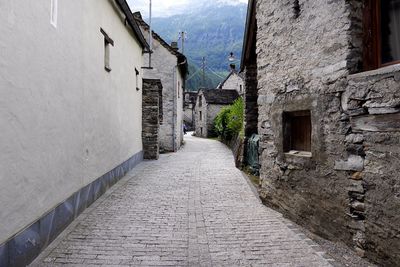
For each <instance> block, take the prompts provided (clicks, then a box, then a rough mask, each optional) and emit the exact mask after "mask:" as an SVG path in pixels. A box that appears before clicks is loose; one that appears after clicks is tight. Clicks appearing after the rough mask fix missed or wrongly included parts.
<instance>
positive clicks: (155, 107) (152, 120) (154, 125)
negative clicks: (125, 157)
mask: <svg viewBox="0 0 400 267" xmlns="http://www.w3.org/2000/svg"><path fill="white" fill-rule="evenodd" d="M161 97H162V84H161V81H160V80H149V79H144V80H143V107H142V114H143V115H142V117H143V124H142V139H143V158H144V159H158V158H159V155H160V145H159V142H160V140H159V134H160V109H161V110H162V107H160V103H162V102H161V101H160V98H161Z"/></svg>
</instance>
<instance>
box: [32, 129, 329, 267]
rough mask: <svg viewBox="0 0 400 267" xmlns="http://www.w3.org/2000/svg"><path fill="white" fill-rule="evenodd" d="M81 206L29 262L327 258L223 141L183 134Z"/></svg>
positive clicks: (222, 262)
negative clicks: (267, 197)
mask: <svg viewBox="0 0 400 267" xmlns="http://www.w3.org/2000/svg"><path fill="white" fill-rule="evenodd" d="M185 139H186V144H185V146H184V148H183V149H182V150H180V151H179V152H178V153H175V154H166V155H162V156H161V158H160V160H159V161H147V162H143V163H141V164H140V165H139V166H138V167H137V168H135V169H134V170H133V171H131V172H130V173H128V175H127V176H126V177H125V178H123V179H122V180H121V181H120V182H119V183H117V184H116V185H115V186H114V187H113V188H112V189H111V190H109V191H108V192H107V193H106V194H105V195H103V197H101V198H100V199H99V200H98V201H96V202H95V203H94V204H93V205H92V206H91V207H90V208H88V209H87V210H86V211H85V212H84V213H82V214H81V215H80V216H79V217H78V218H77V219H76V220H75V221H74V222H73V223H72V224H71V225H70V226H69V227H68V228H67V229H66V230H65V231H64V232H63V233H62V234H61V235H60V236H59V237H58V239H56V241H55V242H53V243H52V244H51V245H50V246H49V247H48V248H47V249H46V250H45V251H44V252H43V253H42V254H41V255H40V256H39V257H38V258H37V259H36V261H35V262H34V263H33V264H32V265H33V266H60V265H67V266H90V265H93V266H100V265H107V266H113V265H115V266H137V265H139V266H153V265H162V266H240V265H241V266H307V267H309V266H319V267H320V266H331V264H332V263H333V262H332V260H329V259H328V258H327V257H326V256H325V253H324V252H322V251H321V249H320V248H319V247H318V245H316V244H315V243H314V242H313V241H311V240H310V239H308V238H307V237H306V236H305V235H304V234H302V233H301V232H299V231H298V230H296V226H294V225H293V224H292V223H291V222H289V221H288V220H286V219H284V218H283V217H282V215H281V214H279V213H277V212H275V211H273V210H271V209H269V208H267V207H265V206H263V205H262V204H261V202H260V201H259V199H258V197H257V196H256V194H255V193H254V191H253V190H252V188H251V186H250V185H249V183H248V181H247V179H246V178H245V177H244V176H243V175H242V173H241V172H240V171H239V170H238V169H236V168H235V166H234V161H233V156H232V154H231V151H230V150H229V149H228V148H227V147H225V146H224V145H223V144H221V143H219V142H217V141H212V140H207V139H200V138H195V137H191V136H187V137H186V138H185Z"/></svg>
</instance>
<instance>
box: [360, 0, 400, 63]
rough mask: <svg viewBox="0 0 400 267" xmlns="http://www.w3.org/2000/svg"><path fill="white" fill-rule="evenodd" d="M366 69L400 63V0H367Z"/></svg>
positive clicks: (365, 31)
mask: <svg viewBox="0 0 400 267" xmlns="http://www.w3.org/2000/svg"><path fill="white" fill-rule="evenodd" d="M363 20H364V21H363V27H364V47H363V49H364V57H363V61H364V64H363V65H364V70H373V69H377V68H380V67H383V66H387V65H391V64H396V63H400V0H365V6H364V19H363Z"/></svg>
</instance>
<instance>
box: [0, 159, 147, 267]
mask: <svg viewBox="0 0 400 267" xmlns="http://www.w3.org/2000/svg"><path fill="white" fill-rule="evenodd" d="M142 160H143V152H139V153H137V154H135V155H134V156H132V157H131V158H130V159H128V160H127V161H125V162H124V163H122V164H120V165H119V166H117V167H116V168H114V169H113V170H111V171H110V172H108V173H106V174H104V175H103V176H101V177H100V178H98V179H97V180H95V181H94V182H92V183H90V184H89V185H87V186H85V187H84V188H82V189H81V190H79V191H78V192H76V193H74V194H73V195H72V196H70V197H69V198H68V199H66V200H65V201H64V202H63V203H61V204H60V205H58V206H57V207H56V208H55V209H53V210H51V211H50V212H49V213H47V214H46V215H44V216H43V217H41V218H40V219H38V220H37V221H36V222H34V223H33V224H32V225H31V226H29V227H27V228H26V229H25V230H23V231H22V232H20V233H18V234H17V235H15V236H14V237H12V238H11V239H10V240H9V241H7V242H5V243H4V244H1V245H0V267H8V266H16V267H18V266H26V265H28V264H30V263H31V262H32V261H33V260H34V259H35V258H36V257H37V256H38V255H39V254H40V253H41V252H42V251H43V250H44V249H45V248H46V247H47V246H48V245H49V244H50V243H51V242H52V241H53V240H54V239H55V238H56V237H57V236H58V235H59V234H60V233H61V232H62V231H63V230H64V229H65V228H66V227H67V226H68V225H69V224H70V223H71V222H72V221H73V220H74V219H75V218H76V217H78V216H79V214H81V213H82V212H83V211H84V210H85V209H86V208H88V207H89V206H90V205H91V204H92V203H93V202H94V201H96V200H97V199H98V198H99V197H100V196H101V195H103V194H104V193H105V192H106V191H107V190H108V189H109V188H110V187H111V186H113V185H114V184H115V183H117V182H118V181H119V180H120V179H121V178H122V177H123V176H125V174H126V173H128V172H129V171H130V170H132V169H133V168H134V167H135V166H136V165H137V164H138V163H140V162H141V161H142Z"/></svg>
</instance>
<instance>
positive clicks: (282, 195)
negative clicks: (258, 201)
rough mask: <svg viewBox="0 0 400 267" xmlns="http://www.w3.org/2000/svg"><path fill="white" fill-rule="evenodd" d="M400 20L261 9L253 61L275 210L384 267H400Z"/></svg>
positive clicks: (247, 51)
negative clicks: (342, 243)
mask: <svg viewBox="0 0 400 267" xmlns="http://www.w3.org/2000/svg"><path fill="white" fill-rule="evenodd" d="M399 17H400V8H399V5H398V1H392V0H387V1H380V0H365V1H355V0H354V1H346V0H340V1H311V0H284V1H260V0H258V1H257V0H250V1H249V9H248V17H247V26H246V34H245V41H244V48H243V57H242V70H243V71H244V73H245V74H246V77H245V102H246V136H247V137H248V136H250V135H251V134H253V133H258V134H259V135H260V136H261V141H260V147H259V153H260V154H259V157H260V163H261V177H260V178H261V188H260V192H261V197H262V199H263V200H264V202H265V203H266V204H267V205H270V206H273V207H275V208H277V209H279V210H280V211H282V212H283V213H284V214H285V215H287V216H288V217H289V218H291V219H293V220H294V221H296V222H298V223H299V224H301V225H304V226H306V227H308V228H309V229H310V230H312V231H313V232H316V233H318V234H320V235H322V236H324V237H326V238H328V239H331V240H335V241H342V242H344V243H346V244H347V245H349V246H350V247H353V248H354V249H355V251H356V252H357V253H358V254H360V255H362V256H366V257H368V258H369V259H372V260H374V261H376V262H378V263H380V264H382V265H385V266H398V264H399V262H400V213H399V210H400V177H399V171H400V168H399V158H400V149H399V147H400V123H399V121H400V113H399V112H400V83H399V80H400V66H399V65H398V62H399V60H400V53H399V51H400V43H399V42H398V40H399V34H400V33H399V30H398V29H399V27H400V20H399V19H398V18H399ZM256 100H257V101H256ZM256 103H258V105H257V107H256V108H254V107H255V105H256ZM256 122H258V127H257V123H256Z"/></svg>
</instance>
